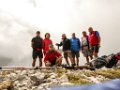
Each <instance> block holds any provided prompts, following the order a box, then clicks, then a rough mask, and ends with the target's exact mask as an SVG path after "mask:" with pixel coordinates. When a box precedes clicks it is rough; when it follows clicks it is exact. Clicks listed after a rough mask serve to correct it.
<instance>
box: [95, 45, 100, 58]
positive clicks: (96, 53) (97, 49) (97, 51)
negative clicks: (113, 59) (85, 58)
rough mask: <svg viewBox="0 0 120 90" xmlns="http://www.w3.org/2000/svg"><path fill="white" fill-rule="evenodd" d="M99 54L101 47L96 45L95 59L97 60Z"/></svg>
mask: <svg viewBox="0 0 120 90" xmlns="http://www.w3.org/2000/svg"><path fill="white" fill-rule="evenodd" d="M98 53H99V46H98V45H96V46H95V48H94V57H95V58H97V57H98Z"/></svg>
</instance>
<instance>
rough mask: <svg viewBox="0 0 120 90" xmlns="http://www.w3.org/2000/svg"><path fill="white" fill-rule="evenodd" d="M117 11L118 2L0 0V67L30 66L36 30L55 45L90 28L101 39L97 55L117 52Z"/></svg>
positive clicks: (119, 17) (119, 36) (119, 27)
mask: <svg viewBox="0 0 120 90" xmlns="http://www.w3.org/2000/svg"><path fill="white" fill-rule="evenodd" d="M119 8H120V0H0V65H5V66H7V65H12V66H18V65H27V66H30V65H31V62H32V57H31V52H32V49H31V46H30V43H31V39H32V37H33V36H34V35H35V31H37V30H40V31H41V33H42V36H44V34H45V33H46V32H50V33H51V39H52V40H53V42H54V43H56V42H60V40H61V34H62V33H66V34H67V36H68V38H70V37H71V33H72V32H75V33H76V35H77V37H79V38H81V32H82V31H85V30H86V31H87V29H88V27H90V26H92V27H93V28H94V30H97V31H99V32H100V35H101V38H102V43H101V49H100V55H103V54H110V53H116V52H119V51H120V41H119V39H120V9H119ZM81 56H82V54H81ZM84 61H85V60H84V58H83V57H81V61H80V62H82V63H83V62H84Z"/></svg>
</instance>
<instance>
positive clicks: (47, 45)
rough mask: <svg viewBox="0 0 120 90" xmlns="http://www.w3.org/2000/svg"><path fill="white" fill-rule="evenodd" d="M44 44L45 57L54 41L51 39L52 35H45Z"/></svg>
mask: <svg viewBox="0 0 120 90" xmlns="http://www.w3.org/2000/svg"><path fill="white" fill-rule="evenodd" d="M43 43H44V45H43V52H44V55H45V54H46V52H47V51H48V50H49V45H50V44H52V40H51V39H50V33H46V34H45V39H44V40H43Z"/></svg>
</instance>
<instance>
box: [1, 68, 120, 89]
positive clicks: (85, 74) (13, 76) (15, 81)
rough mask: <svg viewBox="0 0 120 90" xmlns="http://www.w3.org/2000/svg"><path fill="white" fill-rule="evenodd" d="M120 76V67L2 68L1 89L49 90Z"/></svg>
mask: <svg viewBox="0 0 120 90" xmlns="http://www.w3.org/2000/svg"><path fill="white" fill-rule="evenodd" d="M116 78H120V69H101V70H96V71H90V70H66V69H62V68H61V69H47V70H46V69H44V70H1V71H0V90H49V89H50V88H51V87H57V86H73V85H83V84H93V83H101V82H104V81H108V80H111V79H116Z"/></svg>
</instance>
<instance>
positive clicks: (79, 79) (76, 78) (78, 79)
mask: <svg viewBox="0 0 120 90" xmlns="http://www.w3.org/2000/svg"><path fill="white" fill-rule="evenodd" d="M67 77H68V80H69V82H71V83H73V84H75V85H84V84H92V82H89V81H88V80H85V77H83V76H80V75H74V74H67Z"/></svg>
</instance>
